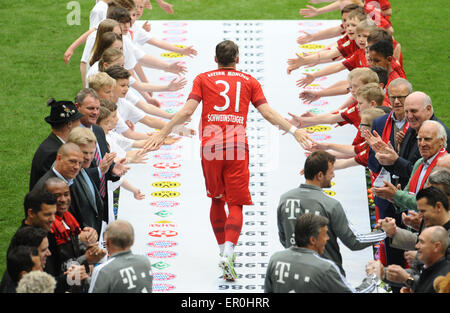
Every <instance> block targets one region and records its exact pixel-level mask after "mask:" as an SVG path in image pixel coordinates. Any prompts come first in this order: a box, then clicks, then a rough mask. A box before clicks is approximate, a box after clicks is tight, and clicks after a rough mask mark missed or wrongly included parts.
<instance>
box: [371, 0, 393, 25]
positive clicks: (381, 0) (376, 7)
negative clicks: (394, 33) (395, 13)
mask: <svg viewBox="0 0 450 313" xmlns="http://www.w3.org/2000/svg"><path fill="white" fill-rule="evenodd" d="M390 7H391V5H390V3H389V1H387V0H365V2H364V11H365V12H366V14H368V15H369V16H370V18H371V19H372V20H373V21H374V22H375V23H376V24H377V26H378V27H380V28H389V27H391V26H392V23H391V21H390V17H389V16H384V15H382V14H381V11H382V10H387V9H389V8H390Z"/></svg>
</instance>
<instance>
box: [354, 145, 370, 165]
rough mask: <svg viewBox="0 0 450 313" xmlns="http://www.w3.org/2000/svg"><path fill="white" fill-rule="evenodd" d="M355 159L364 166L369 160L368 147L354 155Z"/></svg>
mask: <svg viewBox="0 0 450 313" xmlns="http://www.w3.org/2000/svg"><path fill="white" fill-rule="evenodd" d="M355 161H356V162H357V163H358V164H361V165H362V166H366V167H367V164H368V162H369V148H367V149H365V150H363V151H361V152H360V153H358V154H357V155H355Z"/></svg>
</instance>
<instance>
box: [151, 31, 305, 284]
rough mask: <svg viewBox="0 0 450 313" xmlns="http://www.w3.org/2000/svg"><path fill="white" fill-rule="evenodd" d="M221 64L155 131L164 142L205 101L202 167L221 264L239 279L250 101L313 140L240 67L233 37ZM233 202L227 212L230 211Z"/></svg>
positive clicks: (222, 46) (301, 138) (222, 47)
mask: <svg viewBox="0 0 450 313" xmlns="http://www.w3.org/2000/svg"><path fill="white" fill-rule="evenodd" d="M215 61H216V62H217V63H218V69H217V70H213V71H209V72H205V73H202V74H199V75H198V76H197V77H196V78H195V80H194V83H193V87H192V91H191V93H190V95H189V97H188V100H187V101H186V104H185V105H184V107H183V108H182V109H181V110H180V111H179V112H178V113H176V114H175V116H174V117H173V118H172V119H171V120H170V122H169V123H168V124H167V125H166V126H165V127H163V128H162V129H161V131H160V132H159V134H158V135H156V136H154V145H155V146H156V147H157V146H158V145H160V144H162V141H163V139H164V138H165V137H166V136H167V135H169V134H170V132H171V129H172V127H174V126H175V125H178V124H182V123H184V122H185V121H186V120H187V119H188V118H190V116H191V115H192V114H193V113H194V112H195V110H196V108H197V106H198V104H199V103H200V102H203V105H202V109H203V110H202V116H201V141H202V143H201V146H202V168H203V175H204V178H205V184H206V189H207V195H208V197H210V198H211V200H212V204H211V211H210V219H211V224H212V228H213V231H214V234H215V236H216V240H217V243H218V244H219V247H220V250H221V255H222V257H221V260H220V262H219V266H220V267H221V268H222V269H223V271H224V278H225V279H227V280H231V281H234V280H235V279H236V272H235V271H234V247H235V245H236V244H237V242H238V239H239V235H240V232H241V228H242V223H243V214H242V206H243V205H251V204H252V199H251V195H250V191H249V188H248V186H249V180H250V174H249V170H248V165H249V149H248V142H247V138H246V131H245V128H246V124H247V113H248V110H249V103H250V102H251V103H252V104H253V106H254V107H255V108H256V109H257V110H258V111H259V112H260V113H261V114H262V116H263V117H264V118H265V119H266V120H268V121H269V122H270V123H271V124H274V125H278V126H279V127H280V128H281V129H282V130H284V131H286V132H289V133H291V134H292V135H294V137H295V139H296V140H297V141H298V142H299V143H300V144H301V146H302V147H303V148H308V147H310V145H311V144H312V143H313V141H312V140H311V139H310V138H309V136H308V135H307V132H306V131H305V130H300V129H297V128H296V127H295V126H292V125H291V124H290V123H289V122H288V121H287V120H285V119H284V118H283V117H282V116H281V115H280V114H278V113H277V112H276V111H275V110H273V109H272V108H271V107H270V106H269V104H268V103H267V100H266V98H265V96H264V93H263V91H262V88H261V85H260V83H259V82H258V81H257V80H256V79H255V78H253V77H252V76H250V75H248V74H246V73H243V72H240V71H237V70H236V64H237V63H238V62H239V48H238V46H237V45H236V44H235V43H234V42H232V41H229V40H225V41H223V42H221V43H219V44H218V45H217V46H216V56H215ZM225 204H227V205H228V211H229V214H228V216H227V215H226V211H225Z"/></svg>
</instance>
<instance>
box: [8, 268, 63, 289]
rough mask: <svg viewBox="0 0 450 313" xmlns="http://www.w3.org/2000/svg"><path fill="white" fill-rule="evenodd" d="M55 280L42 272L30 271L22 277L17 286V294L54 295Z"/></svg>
mask: <svg viewBox="0 0 450 313" xmlns="http://www.w3.org/2000/svg"><path fill="white" fill-rule="evenodd" d="M55 287H56V280H55V278H53V276H52V275H50V274H48V273H46V272H42V271H31V272H29V273H26V274H25V275H23V277H22V279H21V280H20V281H19V284H18V285H17V289H16V292H17V293H54V291H55Z"/></svg>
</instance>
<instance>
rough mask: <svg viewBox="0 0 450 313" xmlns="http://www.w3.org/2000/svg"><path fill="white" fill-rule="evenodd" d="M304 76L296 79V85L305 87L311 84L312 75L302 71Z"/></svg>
mask: <svg viewBox="0 0 450 313" xmlns="http://www.w3.org/2000/svg"><path fill="white" fill-rule="evenodd" d="M304 74H305V77H304V78H301V79H299V80H297V86H298V87H305V86H308V85H309V84H311V83H312V82H313V81H314V76H312V75H311V74H308V73H304Z"/></svg>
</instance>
